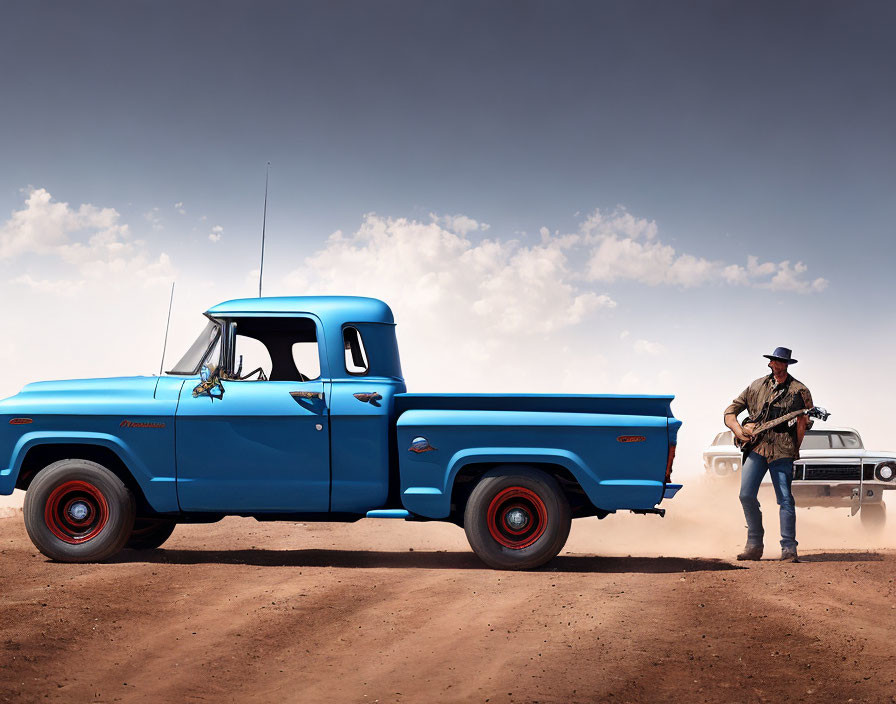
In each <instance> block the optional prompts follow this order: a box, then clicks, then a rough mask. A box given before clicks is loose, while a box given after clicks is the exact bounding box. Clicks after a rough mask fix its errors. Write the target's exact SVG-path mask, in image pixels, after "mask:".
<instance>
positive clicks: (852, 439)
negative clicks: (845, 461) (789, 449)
mask: <svg viewBox="0 0 896 704" xmlns="http://www.w3.org/2000/svg"><path fill="white" fill-rule="evenodd" d="M800 449H801V450H831V449H834V450H838V449H840V450H844V449H845V450H860V449H862V440H861V439H860V438H859V436H858V435H857V434H856V433H850V432H848V431H847V432H842V431H830V430H818V431H814V432H813V431H811V430H810V431H809V432H808V433H806V437H804V438H803V444H802V445H800Z"/></svg>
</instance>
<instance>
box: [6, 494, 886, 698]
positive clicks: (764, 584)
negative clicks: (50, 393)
mask: <svg viewBox="0 0 896 704" xmlns="http://www.w3.org/2000/svg"><path fill="white" fill-rule="evenodd" d="M679 498H683V495H679V497H678V498H676V500H675V501H676V502H679ZM735 501H736V500H734V501H732V497H731V494H730V492H729V491H727V490H724V491H722V490H720V489H718V488H717V487H712V488H704V490H703V493H702V494H701V492H700V491H693V492H692V496H691V498H690V500H689V501H684V500H683V501H681V502H679V503H678V504H676V505H675V506H673V504H672V503H671V502H670V504H669V505H668V506H669V508H670V512H671V513H670V516H668V517H667V518H666V519H659V518H658V517H654V516H650V517H644V516H632V515H629V514H625V515H619V516H611V517H609V518H608V519H606V520H604V521H597V519H593V518H592V519H583V520H580V521H576V522H574V524H573V525H574V527H573V534H572V536H571V538H570V541H569V544H568V545H567V548H566V550H565V551H564V553H563V554H561V556H560V557H558V558H557V559H556V560H555V561H554V562H552V563H551V564H550V565H549V566H548V567H546V568H543V569H542V570H540V571H536V572H530V573H507V572H495V571H492V570H489V569H485V568H484V567H483V566H482V564H481V563H480V562H479V561H478V560H477V558H476V557H475V556H474V555H473V554H472V553H471V552H470V551H469V549H468V547H467V545H466V541H465V538H464V535H463V532H462V531H461V530H460V529H459V528H456V527H454V526H450V525H443V524H435V523H433V524H419V523H418V524H408V523H404V522H401V521H373V520H365V521H361V522H359V523H356V524H353V525H339V524H302V525H296V524H261V523H257V522H255V521H254V520H250V519H238V518H231V519H227V520H225V521H223V522H222V523H219V524H215V525H207V526H181V527H179V528H178V529H177V531H175V534H174V536H173V537H172V539H171V540H170V542H169V543H167V544H166V545H165V548H164V549H162V550H157V551H153V552H125V553H122V554H121V555H120V556H119V557H118V558H117V559H115V560H114V561H113V562H110V563H107V564H103V565H63V564H54V563H50V562H48V561H47V560H46V559H45V558H44V557H43V556H41V555H40V554H39V553H37V551H36V550H35V549H34V548H33V547H32V546H31V543H30V542H29V541H28V538H27V535H26V534H25V530H24V527H23V524H22V519H21V514H18V515H17V516H13V517H11V518H4V519H2V520H0V701H14V702H31V701H66V702H111V701H128V702H131V701H138V702H143V701H145V702H192V701H211V702H220V701H234V702H269V701H287V702H300V701H301V702H325V701H326V702H375V701H380V702H429V701H446V702H452V701H478V702H485V701H488V702H510V701H516V702H532V701H538V702H596V701H607V702H668V701H684V702H692V701H693V702H701V701H707V702H753V701H755V702H761V701H768V702H782V701H793V702H799V701H806V702H828V701H833V702H848V701H853V702H896V667H894V664H893V657H894V655H893V644H894V637H896V583H894V578H896V549H893V548H896V541H894V540H893V538H892V537H891V536H893V534H894V533H896V515H894V516H891V523H890V525H889V529H890V530H889V531H888V534H887V535H883V536H880V537H876V538H869V537H868V536H867V535H866V534H865V533H864V532H863V531H862V530H861V527H860V526H859V525H858V521H857V520H856V519H850V518H849V516H848V513H845V512H842V511H833V510H827V511H820V510H813V511H809V512H807V511H805V510H801V511H800V514H799V530H800V535H799V537H800V540H801V548H802V550H803V552H804V555H805V561H804V562H802V563H800V564H791V563H779V562H774V561H771V560H766V561H762V562H760V563H751V564H748V565H744V564H741V563H737V562H734V561H733V560H732V557H733V555H734V554H735V553H736V552H737V550H738V548H739V547H740V545H741V540H742V535H741V524H742V518H741V517H740V516H739V515H737V513H736V511H738V510H739V508H738V507H737V505H736V503H735ZM676 507H677V508H678V513H677V514H676V513H675V512H674V509H675V508H676ZM732 510H734V511H735V513H733V514H732V513H731V511H732ZM701 511H702V514H701V513H700V512H701ZM769 518H772V519H774V518H775V516H774V515H771V516H767V518H766V520H767V522H768V521H769ZM775 523H776V520H772V521H770V524H769V533H770V534H771V533H772V532H773V531H772V529H773V528H774V527H775ZM773 542H774V541H772V540H770V541H768V545H769V548H767V554H769V555H774V554H775V552H776V550H775V549H774V548H773ZM629 555H631V556H629ZM661 555H665V556H661Z"/></svg>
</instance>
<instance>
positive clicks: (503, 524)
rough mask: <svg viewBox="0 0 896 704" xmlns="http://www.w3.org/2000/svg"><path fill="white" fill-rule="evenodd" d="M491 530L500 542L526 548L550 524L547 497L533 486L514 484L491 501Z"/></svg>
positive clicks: (510, 546)
mask: <svg viewBox="0 0 896 704" xmlns="http://www.w3.org/2000/svg"><path fill="white" fill-rule="evenodd" d="M486 520H487V521H488V532H489V533H491V536H492V538H494V539H495V540H496V541H497V542H498V544H499V545H502V546H503V547H505V548H510V549H511V550H522V549H523V548H527V547H529V546H530V545H532V544H533V543H534V542H535V541H536V540H538V539H539V538H540V537H541V536H542V534H543V533H544V531H545V528H547V525H548V510H547V507H546V506H545V505H544V501H542V500H541V497H540V496H538V494H536V493H535V492H534V491H532V490H531V489H526V488H525V487H522V486H511V487H508V488H507V489H504V490H503V491H501V492H499V493H498V494H497V495H496V496H495V498H493V499H492V500H491V503H489V505H488V513H487V515H486Z"/></svg>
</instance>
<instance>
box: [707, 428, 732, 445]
mask: <svg viewBox="0 0 896 704" xmlns="http://www.w3.org/2000/svg"><path fill="white" fill-rule="evenodd" d="M712 444H713V445H733V444H734V433H732V432H731V431H730V430H723V431H722V432H721V433H719V434H718V435H716V439H715V440H713V441H712Z"/></svg>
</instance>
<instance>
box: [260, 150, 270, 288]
mask: <svg viewBox="0 0 896 704" xmlns="http://www.w3.org/2000/svg"><path fill="white" fill-rule="evenodd" d="M270 173H271V162H268V165H267V168H266V169H265V172H264V212H263V214H262V216H261V266H259V267H258V297H259V298H261V281H262V278H263V277H264V228H265V224H266V223H267V219H268V176H269V175H270Z"/></svg>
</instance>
